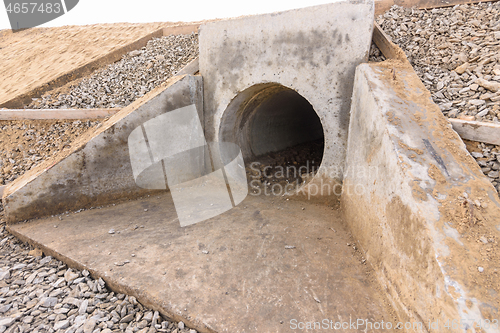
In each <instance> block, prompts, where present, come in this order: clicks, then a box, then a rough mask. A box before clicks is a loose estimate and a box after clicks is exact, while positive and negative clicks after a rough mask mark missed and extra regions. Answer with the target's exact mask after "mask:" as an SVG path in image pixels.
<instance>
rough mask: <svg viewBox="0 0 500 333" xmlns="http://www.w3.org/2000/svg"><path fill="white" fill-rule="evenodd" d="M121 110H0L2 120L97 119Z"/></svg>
mask: <svg viewBox="0 0 500 333" xmlns="http://www.w3.org/2000/svg"><path fill="white" fill-rule="evenodd" d="M120 110H121V109H118V108H114V109H0V120H22V119H96V118H106V117H110V116H112V115H114V114H115V113H117V112H118V111H120Z"/></svg>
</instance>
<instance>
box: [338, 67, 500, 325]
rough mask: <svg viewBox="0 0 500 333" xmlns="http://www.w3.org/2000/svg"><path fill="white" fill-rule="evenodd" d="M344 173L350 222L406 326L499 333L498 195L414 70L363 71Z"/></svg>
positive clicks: (356, 91)
mask: <svg viewBox="0 0 500 333" xmlns="http://www.w3.org/2000/svg"><path fill="white" fill-rule="evenodd" d="M346 169H347V173H346V175H345V178H344V184H343V185H344V187H343V194H342V198H341V202H342V207H343V211H344V213H345V218H346V220H347V221H348V223H349V226H350V228H351V230H352V231H353V235H354V237H356V238H357V240H358V241H359V244H360V245H361V247H362V248H363V250H364V251H366V256H367V258H368V262H370V263H371V264H372V266H373V267H374V268H375V271H376V272H377V277H378V280H379V282H380V283H381V284H382V285H383V287H384V288H385V289H386V290H387V291H388V294H389V297H390V299H391V302H392V305H393V307H394V309H395V310H396V311H397V313H398V315H399V316H400V318H401V319H403V320H407V321H420V322H423V323H424V324H425V328H427V329H428V323H429V321H431V322H435V321H436V320H439V322H440V326H439V329H438V330H432V331H456V332H466V331H467V332H471V331H474V330H473V329H471V327H472V324H473V323H474V322H475V323H476V324H477V325H476V326H474V327H475V328H476V332H477V331H481V330H478V327H479V326H478V325H479V324H480V323H482V327H483V328H484V330H483V331H484V332H499V330H498V329H494V328H493V327H494V326H489V328H485V325H484V324H485V319H488V320H490V321H491V320H494V319H498V318H499V312H498V307H499V301H500V297H499V292H500V284H499V282H498V281H499V278H498V274H499V273H500V265H499V243H498V242H499V241H500V202H499V199H498V196H497V194H496V192H495V190H494V188H493V187H492V185H491V184H490V182H489V181H488V180H487V179H486V178H485V177H484V176H483V174H482V172H481V170H480V169H479V167H478V165H477V164H476V163H475V161H474V160H473V158H472V157H471V156H470V155H469V154H468V153H467V151H466V149H465V146H464V144H463V142H462V141H461V140H460V138H459V136H458V135H457V134H456V133H455V132H454V131H453V130H452V129H451V126H450V125H449V123H448V122H447V120H446V119H445V118H444V117H443V115H442V113H441V112H440V110H439V107H437V106H436V105H435V104H434V103H432V100H431V96H430V93H429V92H428V91H427V90H426V89H425V87H424V85H423V84H422V83H421V82H420V80H419V79H418V77H417V75H416V74H415V72H414V71H413V69H412V68H411V66H409V64H407V63H405V62H398V61H391V62H384V63H381V64H371V65H368V64H362V65H360V66H359V67H358V68H357V72H356V79H355V83H354V94H353V102H352V109H351V123H350V127H349V141H348V151H347V158H346ZM464 193H467V194H465V195H464ZM465 196H467V197H465ZM446 320H449V323H450V329H449V330H448V329H447V328H445V327H444V324H445V323H446ZM453 320H454V321H455V323H457V324H456V325H458V327H457V326H451V324H452V321H453ZM461 320H463V321H462V323H460V321H461ZM467 328H469V330H467ZM415 331H417V332H418V331H420V332H428V331H427V330H425V329H422V330H415Z"/></svg>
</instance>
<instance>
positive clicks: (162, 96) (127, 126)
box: [3, 75, 203, 222]
mask: <svg viewBox="0 0 500 333" xmlns="http://www.w3.org/2000/svg"><path fill="white" fill-rule="evenodd" d="M202 89H203V86H202V78H201V77H199V76H191V75H185V76H176V77H173V78H171V79H170V80H168V81H167V82H166V83H164V84H163V85H161V86H160V87H158V88H156V89H154V90H153V91H151V92H150V93H148V94H147V95H145V96H144V97H142V98H140V99H138V100H137V101H135V102H134V103H132V104H130V105H129V106H127V107H126V108H124V109H123V110H122V111H120V112H119V113H117V114H115V115H114V116H113V117H111V118H110V119H109V120H107V121H106V122H104V123H103V124H102V126H101V127H99V128H97V129H95V130H93V131H90V132H89V133H87V134H85V135H84V136H83V137H80V138H79V139H78V141H76V142H75V143H73V144H72V146H71V148H70V149H69V150H68V151H67V152H64V151H63V152H62V153H61V154H58V155H57V156H55V157H54V158H52V159H49V160H47V161H45V162H44V163H43V164H42V165H40V166H39V167H37V168H35V169H32V170H30V171H29V172H27V173H26V174H24V175H23V176H22V177H20V178H19V179H17V180H16V181H15V182H13V183H11V184H9V185H8V186H7V187H6V189H5V191H4V194H3V204H4V207H5V214H6V218H7V221H8V222H16V221H22V220H27V219H31V218H36V217H42V216H45V215H52V214H57V213H61V212H64V211H67V210H78V209H81V208H86V207H91V206H101V205H106V204H109V203H111V202H114V201H117V200H119V199H123V198H133V197H137V196H141V195H144V194H147V193H151V191H152V190H146V189H142V188H140V187H139V186H137V185H136V183H135V181H134V176H133V173H132V166H131V163H130V156H129V147H128V137H129V135H130V133H131V132H132V131H133V130H134V129H135V128H137V127H138V126H140V125H142V124H143V123H144V122H146V121H148V120H150V119H152V118H155V117H157V116H159V115H161V114H164V113H166V112H169V111H172V110H176V109H179V108H182V107H185V106H188V105H192V104H195V105H196V108H197V110H198V112H199V116H200V118H201V119H203V118H202V112H201V111H202V109H203V95H202Z"/></svg>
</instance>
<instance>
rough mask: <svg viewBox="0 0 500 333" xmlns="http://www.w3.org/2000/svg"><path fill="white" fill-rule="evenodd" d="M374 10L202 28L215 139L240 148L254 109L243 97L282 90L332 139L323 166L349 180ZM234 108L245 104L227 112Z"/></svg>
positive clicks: (368, 6) (363, 5)
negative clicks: (357, 95) (309, 109)
mask: <svg viewBox="0 0 500 333" xmlns="http://www.w3.org/2000/svg"><path fill="white" fill-rule="evenodd" d="M373 8H374V7H373V2H372V1H353V2H352V3H350V2H337V3H333V4H327V5H321V6H315V7H308V8H303V9H297V10H290V11H286V12H280V13H274V14H266V15H257V16H250V17H243V18H239V19H233V20H226V21H218V22H213V23H208V24H204V25H202V26H201V27H200V32H199V34H200V36H199V41H200V73H201V75H202V76H203V79H204V82H205V89H204V100H205V104H204V112H205V130H206V136H207V140H208V141H218V140H221V141H231V142H234V143H239V142H238V139H237V137H238V135H239V129H240V128H242V127H244V125H245V121H246V120H247V119H248V114H244V113H246V112H249V111H251V109H252V108H246V107H247V106H248V105H247V104H248V103H249V102H251V97H250V98H241V96H240V98H239V99H238V96H239V94H240V93H242V92H245V91H246V92H248V89H255V86H256V85H259V84H263V83H264V84H265V83H275V84H277V85H281V86H284V87H287V88H290V89H293V90H295V91H296V92H298V93H299V94H300V95H302V96H303V97H304V98H305V99H306V100H307V101H308V102H309V103H310V104H311V105H312V106H313V108H314V110H315V111H316V112H317V114H318V116H319V118H320V120H321V123H322V125H323V131H324V136H325V151H324V156H323V162H322V167H323V168H334V169H335V170H336V174H337V176H338V177H337V178H342V166H343V163H344V159H345V151H346V142H347V129H348V126H349V109H350V101H351V94H352V83H353V80H354V71H355V68H356V66H357V65H358V64H359V63H361V62H362V61H365V60H366V59H367V57H368V51H369V48H370V43H371V36H372V29H373V10H374V9H373ZM258 92H260V90H259V89H256V93H258ZM237 100H240V101H237ZM232 101H236V103H240V104H239V105H234V104H233V105H232V106H231V108H230V110H228V111H226V109H227V108H228V106H229V104H230V103H231V102H232ZM244 108H246V110H243V109H244ZM224 133H225V134H224ZM231 133H233V134H231ZM223 134H224V135H223Z"/></svg>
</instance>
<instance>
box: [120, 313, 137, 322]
mask: <svg viewBox="0 0 500 333" xmlns="http://www.w3.org/2000/svg"><path fill="white" fill-rule="evenodd" d="M134 317H135V314H134V313H129V314H128V315H126V316H125V317H123V318H122V319H121V320H120V323H130V322H131V321H132V320H133V319H134Z"/></svg>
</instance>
